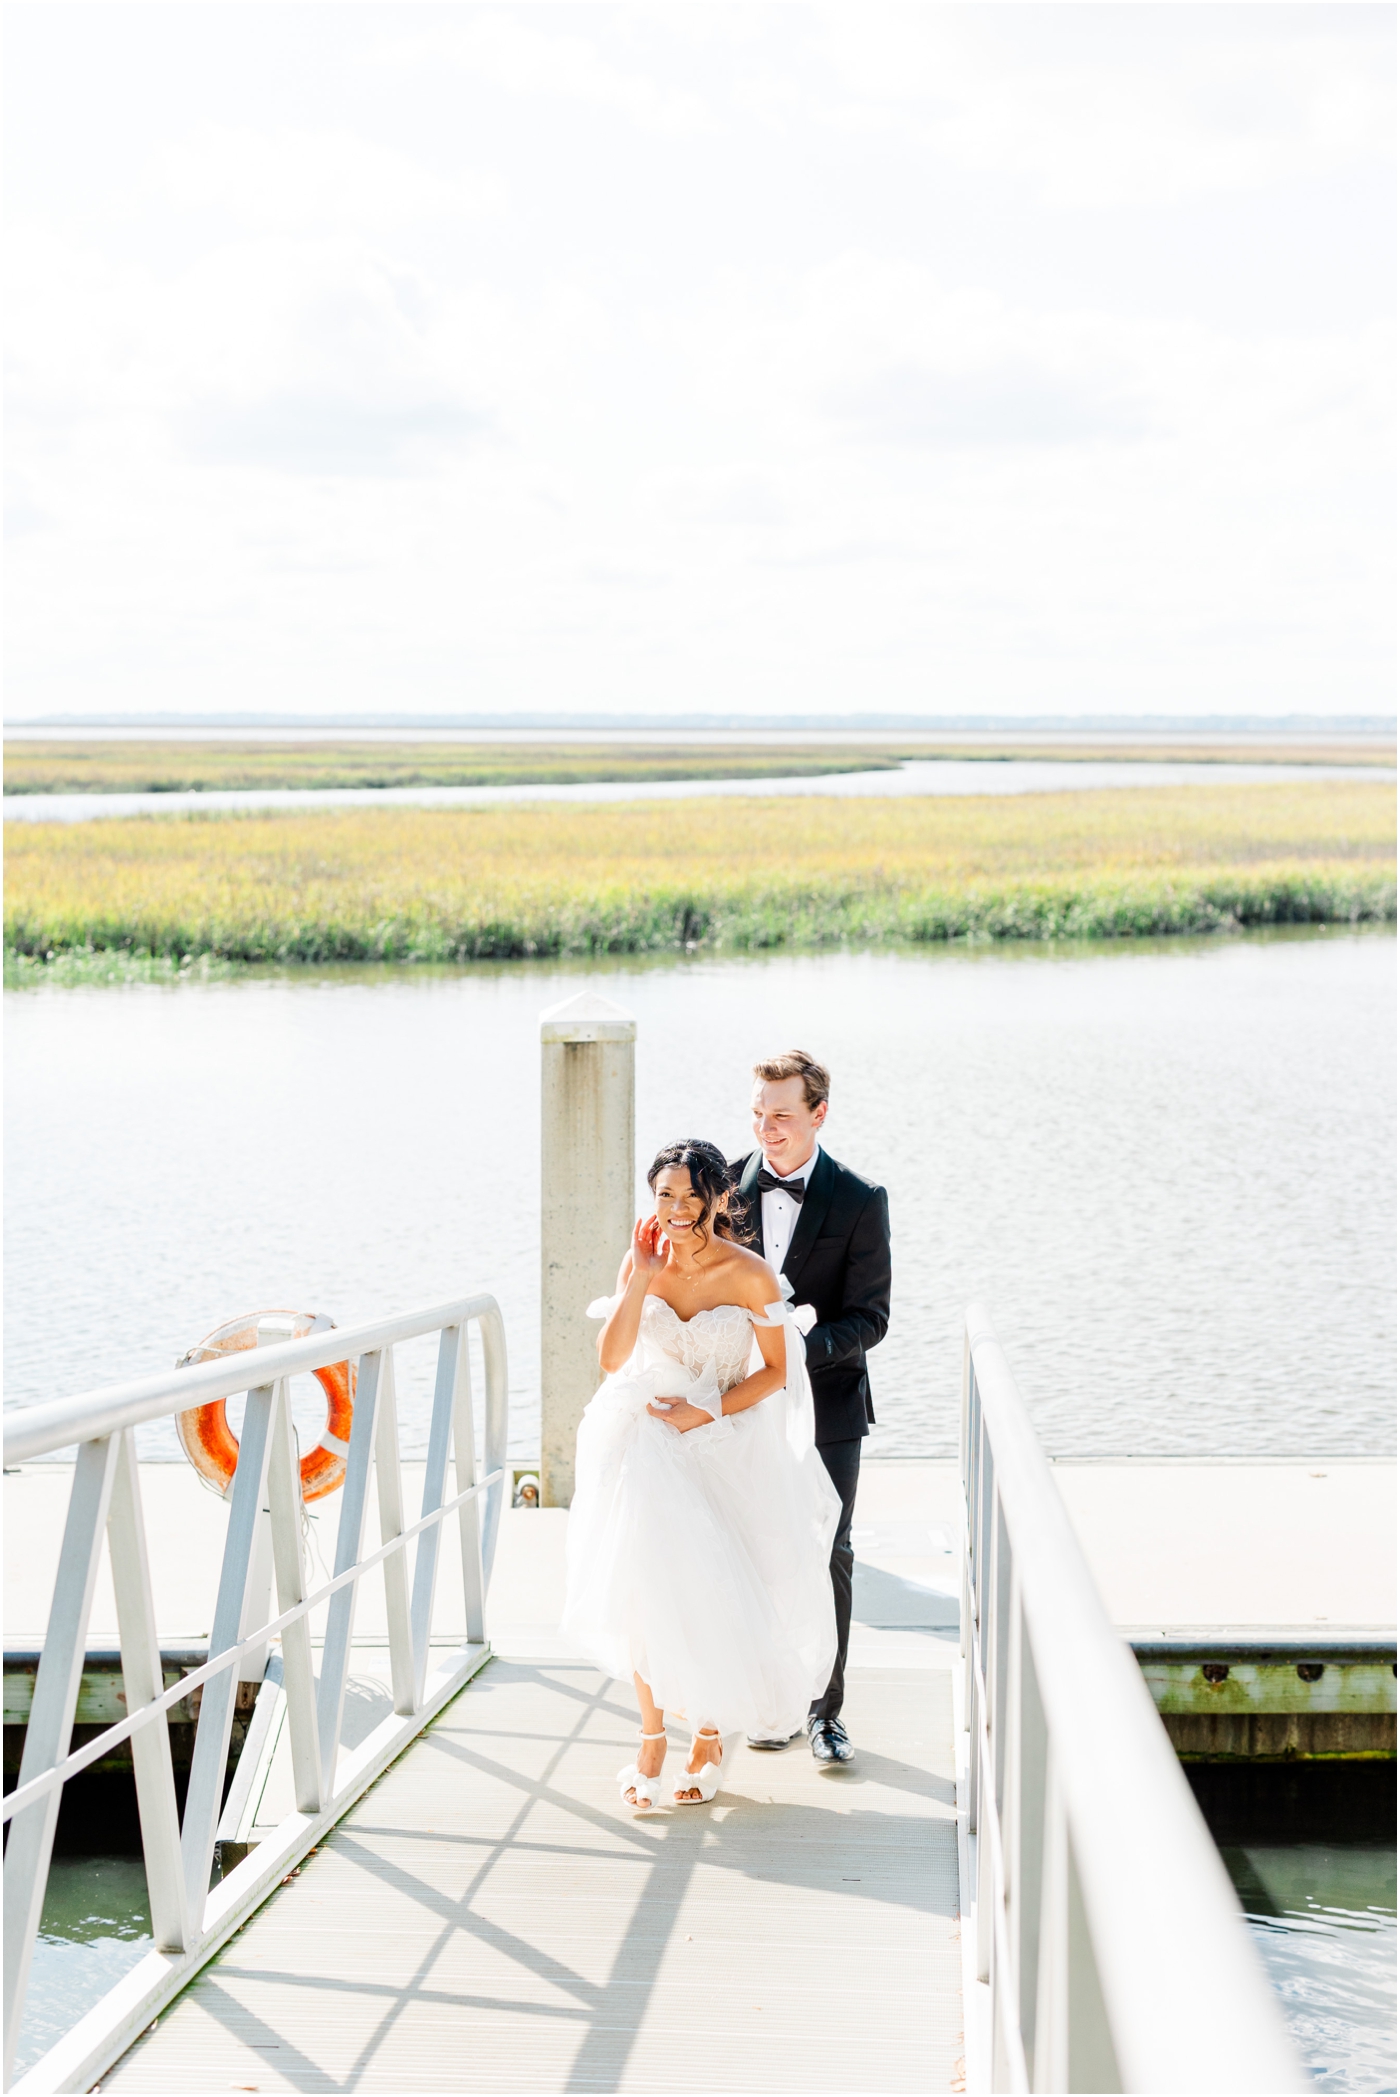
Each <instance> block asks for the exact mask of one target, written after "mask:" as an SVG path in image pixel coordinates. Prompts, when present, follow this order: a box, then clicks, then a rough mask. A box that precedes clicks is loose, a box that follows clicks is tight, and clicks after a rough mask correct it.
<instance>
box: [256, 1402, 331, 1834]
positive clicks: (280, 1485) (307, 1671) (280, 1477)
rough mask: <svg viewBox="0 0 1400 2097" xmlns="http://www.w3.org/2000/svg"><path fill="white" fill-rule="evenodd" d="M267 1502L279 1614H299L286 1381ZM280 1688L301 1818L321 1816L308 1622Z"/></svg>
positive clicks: (298, 1631)
mask: <svg viewBox="0 0 1400 2097" xmlns="http://www.w3.org/2000/svg"><path fill="white" fill-rule="evenodd" d="M267 1498H268V1510H269V1513H268V1519H269V1522H270V1525H271V1531H272V1558H273V1564H274V1566H275V1568H276V1573H277V1608H278V1612H279V1614H280V1613H281V1611H283V1610H285V1609H295V1607H296V1605H297V1603H298V1602H300V1601H302V1600H304V1598H305V1595H306V1563H305V1560H304V1558H303V1556H302V1546H301V1510H302V1497H301V1467H300V1465H299V1463H298V1461H297V1446H296V1440H295V1437H294V1435H293V1433H292V1394H291V1380H290V1378H288V1377H285V1376H284V1377H283V1378H281V1380H280V1381H279V1383H278V1385H277V1398H276V1403H275V1405H274V1407H273V1415H272V1447H271V1450H270V1452H269V1455H268V1465H267ZM282 1687H283V1690H284V1692H285V1694H286V1698H287V1729H288V1733H289V1735H290V1738H291V1747H292V1783H293V1787H294V1791H295V1796H296V1802H297V1810H298V1812H300V1813H319V1812H320V1810H321V1808H322V1806H323V1805H324V1804H325V1781H324V1774H323V1771H322V1768H321V1752H320V1740H319V1737H318V1735H317V1731H316V1675H315V1669H314V1666H313V1663H312V1658H311V1625H310V1622H309V1621H308V1619H307V1618H306V1617H304V1616H301V1617H298V1618H297V1620H296V1622H295V1623H292V1624H288V1625H287V1627H286V1629H285V1630H284V1631H283V1633H282Z"/></svg>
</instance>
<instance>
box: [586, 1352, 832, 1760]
mask: <svg viewBox="0 0 1400 2097" xmlns="http://www.w3.org/2000/svg"><path fill="white" fill-rule="evenodd" d="M685 1381H686V1378H685V1376H684V1372H682V1374H681V1377H680V1386H678V1390H679V1388H680V1387H683V1385H684V1383H685ZM657 1389H658V1378H657V1376H656V1374H655V1372H654V1371H650V1372H647V1373H644V1374H639V1373H638V1371H637V1369H636V1367H635V1365H634V1364H633V1363H629V1364H628V1365H627V1367H626V1368H625V1369H622V1370H620V1371H619V1372H618V1373H617V1374H616V1375H613V1376H609V1377H608V1378H607V1379H606V1381H605V1382H604V1383H603V1384H602V1385H601V1387H600V1388H599V1390H598V1391H597V1392H596V1393H595V1395H594V1397H593V1400H592V1402H591V1403H590V1405H589V1406H588V1408H587V1410H586V1412H585V1413H584V1416H583V1419H582V1421H581V1423H580V1426H579V1432H578V1456H577V1463H576V1469H575V1486H574V1499H573V1505H572V1508H571V1509H570V1513H569V1530H568V1594H567V1600H566V1603H565V1609H564V1617H563V1626H562V1628H563V1630H564V1633H565V1635H566V1637H567V1638H568V1640H569V1641H570V1643H571V1644H572V1645H573V1646H574V1648H575V1649H576V1650H577V1651H578V1652H579V1653H580V1654H582V1655H584V1656H585V1657H586V1658H588V1659H590V1660H592V1661H593V1662H594V1663H595V1665H596V1666H598V1667H600V1668H601V1669H602V1670H603V1671H604V1672H605V1673H606V1674H609V1675H612V1676H615V1677H616V1678H617V1679H618V1680H619V1681H630V1680H631V1677H632V1675H633V1674H634V1673H635V1674H638V1675H640V1676H641V1677H642V1680H643V1681H644V1682H646V1683H648V1684H649V1685H650V1688H651V1693H652V1695H653V1697H654V1698H655V1700H656V1702H657V1704H658V1705H659V1706H660V1707H661V1708H662V1709H663V1710H665V1711H669V1712H671V1713H673V1714H675V1715H676V1716H678V1717H683V1718H685V1719H686V1720H688V1721H689V1722H690V1724H692V1725H695V1726H698V1725H711V1726H717V1727H719V1729H720V1731H721V1732H726V1733H727V1732H744V1733H748V1734H750V1735H752V1736H754V1737H766V1738H780V1737H782V1736H784V1735H787V1734H791V1733H795V1732H797V1731H798V1730H799V1728H800V1727H801V1726H802V1724H803V1722H804V1720H805V1719H806V1716H807V1712H808V1708H809V1706H810V1705H811V1703H812V1702H813V1700H814V1699H815V1698H816V1697H819V1696H820V1695H821V1694H822V1692H823V1691H824V1690H825V1688H826V1686H827V1683H828V1681H829V1680H830V1677H831V1670H832V1666H833V1664H834V1662H835V1658H836V1615H835V1606H834V1601H833V1597H832V1589H831V1573H830V1558H831V1545H832V1539H833V1537H834V1536H835V1533H836V1524H837V1521H838V1520H839V1517H840V1500H839V1498H838V1496H837V1493H836V1490H835V1488H834V1486H833V1485H832V1483H831V1480H830V1479H829V1477H828V1476H827V1472H826V1467H825V1465H824V1464H823V1463H822V1460H821V1458H820V1456H819V1455H818V1454H817V1452H816V1450H815V1449H813V1448H811V1447H810V1446H809V1447H808V1448H807V1449H806V1450H805V1451H803V1452H801V1453H797V1452H795V1451H794V1449H793V1448H792V1447H791V1446H790V1444H789V1441H788V1437H787V1434H786V1432H785V1427H784V1418H785V1415H784V1399H783V1394H782V1393H781V1392H777V1393H775V1394H774V1395H773V1396H772V1397H770V1398H766V1399H764V1400H762V1401H761V1402H760V1403H759V1404H758V1405H754V1406H750V1407H749V1408H748V1410H747V1411H745V1412H741V1413H736V1414H735V1415H733V1416H732V1417H731V1418H729V1419H720V1420H717V1421H715V1422H714V1423H713V1424H712V1425H711V1426H709V1427H698V1428H694V1429H692V1430H691V1432H690V1433H688V1434H678V1433H677V1432H676V1430H675V1428H673V1427H668V1426H667V1425H666V1424H665V1422H664V1421H662V1420H658V1419H656V1418H654V1417H653V1416H652V1415H651V1414H649V1413H648V1412H647V1410H646V1406H647V1403H648V1401H649V1400H650V1399H651V1398H652V1397H654V1396H655V1395H656V1393H657Z"/></svg>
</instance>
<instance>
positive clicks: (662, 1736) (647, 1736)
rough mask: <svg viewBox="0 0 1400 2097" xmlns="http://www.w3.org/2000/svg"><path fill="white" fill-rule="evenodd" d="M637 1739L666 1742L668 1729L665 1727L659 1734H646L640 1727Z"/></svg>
mask: <svg viewBox="0 0 1400 2097" xmlns="http://www.w3.org/2000/svg"><path fill="white" fill-rule="evenodd" d="M637 1738H638V1740H664V1739H665V1738H666V1728H665V1727H664V1726H663V1727H662V1728H661V1731H660V1732H659V1733H644V1732H643V1731H642V1729H641V1727H640V1726H638V1728H637Z"/></svg>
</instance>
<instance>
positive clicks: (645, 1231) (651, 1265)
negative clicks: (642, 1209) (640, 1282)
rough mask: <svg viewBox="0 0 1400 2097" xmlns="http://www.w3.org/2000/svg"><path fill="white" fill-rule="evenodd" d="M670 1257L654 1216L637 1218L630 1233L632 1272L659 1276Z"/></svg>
mask: <svg viewBox="0 0 1400 2097" xmlns="http://www.w3.org/2000/svg"><path fill="white" fill-rule="evenodd" d="M670 1257H671V1248H670V1245H669V1243H668V1242H667V1240H666V1238H665V1237H664V1236H663V1235H662V1230H661V1225H660V1223H659V1222H658V1220H657V1218H656V1217H655V1216H642V1217H639V1218H638V1221H637V1226H636V1229H635V1230H634V1231H633V1233H632V1272H633V1273H634V1274H645V1275H647V1276H651V1275H653V1274H660V1273H661V1271H662V1269H663V1268H664V1267H665V1266H666V1264H667V1262H668V1261H669V1260H670Z"/></svg>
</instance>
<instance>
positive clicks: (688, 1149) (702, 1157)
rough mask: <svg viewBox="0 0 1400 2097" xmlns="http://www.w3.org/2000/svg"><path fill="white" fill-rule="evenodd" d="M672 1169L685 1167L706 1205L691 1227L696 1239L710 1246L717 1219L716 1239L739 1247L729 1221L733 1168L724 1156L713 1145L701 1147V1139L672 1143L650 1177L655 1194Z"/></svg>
mask: <svg viewBox="0 0 1400 2097" xmlns="http://www.w3.org/2000/svg"><path fill="white" fill-rule="evenodd" d="M668 1165H677V1166H681V1167H683V1168H684V1170H685V1171H686V1172H688V1173H689V1174H690V1184H691V1187H692V1189H693V1190H694V1192H695V1193H696V1194H698V1195H699V1197H700V1200H701V1203H702V1204H703V1206H702V1208H701V1210H700V1214H699V1215H698V1216H697V1217H696V1219H695V1221H694V1223H692V1224H691V1226H690V1228H691V1233H692V1235H698V1237H699V1239H700V1242H701V1244H702V1245H704V1244H706V1243H707V1242H708V1240H709V1236H710V1229H709V1226H710V1222H711V1219H712V1218H713V1221H714V1231H715V1236H716V1237H717V1238H730V1239H732V1240H733V1241H734V1243H735V1244H738V1243H739V1242H740V1240H739V1233H738V1232H737V1231H736V1230H735V1228H734V1226H733V1224H732V1223H731V1222H730V1220H729V1194H730V1188H729V1168H728V1166H727V1165H726V1164H725V1161H724V1152H723V1151H722V1150H719V1149H717V1147H716V1146H715V1145H714V1144H713V1143H701V1142H700V1141H698V1140H697V1139H692V1140H690V1141H688V1142H685V1143H668V1144H667V1145H666V1146H665V1148H664V1149H662V1150H659V1151H658V1152H657V1153H656V1156H655V1158H654V1159H653V1160H652V1165H651V1170H650V1172H649V1173H648V1174H647V1185H648V1186H649V1187H650V1188H652V1189H653V1191H654V1190H655V1187H656V1183H657V1181H658V1180H659V1179H660V1177H661V1175H662V1173H663V1172H664V1171H665V1170H666V1167H667V1166H668Z"/></svg>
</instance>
